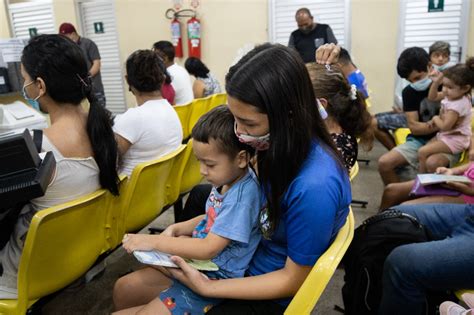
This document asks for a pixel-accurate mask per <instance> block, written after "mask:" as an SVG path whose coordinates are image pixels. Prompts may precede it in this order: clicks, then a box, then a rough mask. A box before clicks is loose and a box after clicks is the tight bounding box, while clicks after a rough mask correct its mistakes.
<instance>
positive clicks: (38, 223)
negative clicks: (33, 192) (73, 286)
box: [0, 189, 108, 315]
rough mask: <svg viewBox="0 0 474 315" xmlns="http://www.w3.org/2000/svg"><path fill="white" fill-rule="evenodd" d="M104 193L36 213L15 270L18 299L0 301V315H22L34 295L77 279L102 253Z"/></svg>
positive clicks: (103, 243) (104, 214) (102, 191)
mask: <svg viewBox="0 0 474 315" xmlns="http://www.w3.org/2000/svg"><path fill="white" fill-rule="evenodd" d="M107 200H108V198H107V192H106V191H105V190H103V189H102V190H99V191H96V192H94V193H92V194H89V195H87V196H85V197H82V198H79V199H77V200H74V201H71V202H67V203H64V204H61V205H58V206H55V207H51V208H48V209H44V210H41V211H39V212H37V213H36V214H35V215H34V217H33V219H32V221H31V225H30V228H29V230H28V234H27V236H26V240H25V245H24V249H23V253H22V255H21V260H20V265H19V270H18V299H17V300H0V314H22V315H23V314H25V313H26V312H27V310H28V308H29V307H31V306H32V305H33V304H34V303H35V302H36V301H37V300H38V299H40V298H41V297H44V296H46V295H48V294H51V293H53V292H55V291H57V290H59V289H62V288H64V287H66V286H67V285H69V284H70V283H72V282H73V281H74V280H76V279H77V278H79V277H80V276H81V275H83V274H84V273H86V271H87V270H88V269H89V268H90V267H91V266H92V265H93V264H94V262H95V261H96V260H97V258H98V257H99V255H101V254H102V253H104V252H105V251H106V250H107V248H108V245H107V244H106V237H105V234H106V226H105V225H106V216H107Z"/></svg>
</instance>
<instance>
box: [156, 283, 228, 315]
mask: <svg viewBox="0 0 474 315" xmlns="http://www.w3.org/2000/svg"><path fill="white" fill-rule="evenodd" d="M160 300H161V301H162V302H163V303H164V304H165V306H166V308H168V310H169V311H170V313H171V314H173V315H185V314H192V315H197V314H205V313H206V312H207V311H209V310H210V309H211V308H212V307H213V306H214V305H217V304H219V303H220V302H221V301H222V300H221V299H213V298H205V297H202V296H200V295H198V294H196V293H194V292H193V291H192V290H191V289H189V288H188V287H186V286H185V285H183V284H181V283H180V282H179V281H177V280H174V281H173V284H172V285H171V287H169V288H168V289H166V290H164V291H163V292H161V293H160Z"/></svg>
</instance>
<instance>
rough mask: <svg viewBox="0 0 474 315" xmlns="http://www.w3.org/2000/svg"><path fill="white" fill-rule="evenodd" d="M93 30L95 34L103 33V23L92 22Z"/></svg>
mask: <svg viewBox="0 0 474 315" xmlns="http://www.w3.org/2000/svg"><path fill="white" fill-rule="evenodd" d="M94 32H95V33H96V34H103V33H105V30H104V23H102V22H95V23H94Z"/></svg>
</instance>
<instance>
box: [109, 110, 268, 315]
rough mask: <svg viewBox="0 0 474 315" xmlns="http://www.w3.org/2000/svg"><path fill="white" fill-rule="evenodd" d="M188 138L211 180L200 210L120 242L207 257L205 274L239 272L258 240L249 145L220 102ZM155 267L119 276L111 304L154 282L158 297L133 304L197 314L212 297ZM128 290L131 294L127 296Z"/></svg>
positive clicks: (120, 304)
mask: <svg viewBox="0 0 474 315" xmlns="http://www.w3.org/2000/svg"><path fill="white" fill-rule="evenodd" d="M192 138H193V149H194V153H195V155H196V157H197V158H198V160H199V162H200V164H201V168H200V171H201V174H202V175H203V176H204V177H205V178H206V180H207V181H209V182H210V183H211V184H212V185H213V188H212V191H211V193H210V195H209V198H208V200H207V204H206V214H205V215H201V216H199V217H196V218H194V219H191V220H188V221H185V222H181V223H176V224H173V225H171V226H169V227H168V228H167V229H166V230H165V231H164V232H163V233H162V234H161V235H157V236H156V235H143V234H136V235H133V234H128V235H126V236H125V237H124V240H123V247H124V248H125V249H126V250H127V252H129V253H131V252H133V251H135V250H159V251H162V252H165V253H169V254H172V255H177V256H181V257H183V258H193V259H201V260H208V259H211V260H212V261H213V262H214V263H215V264H216V265H217V266H218V267H219V270H218V271H215V272H206V275H207V276H208V277H209V278H214V279H222V278H237V277H243V276H244V272H245V270H246V269H247V267H248V264H249V262H250V259H251V258H252V256H253V254H254V252H255V250H256V248H257V245H258V243H259V241H260V229H259V224H258V215H259V211H260V209H261V207H262V204H261V198H260V186H259V183H258V180H257V177H256V175H255V174H254V172H253V171H252V170H251V168H250V167H249V161H250V158H251V156H252V153H253V149H252V148H251V147H249V146H247V145H245V144H243V143H241V142H239V140H238V139H237V137H236V136H235V133H234V118H233V116H232V113H231V112H230V111H229V109H228V108H227V107H226V106H224V105H221V106H219V107H216V108H214V109H213V110H211V111H210V112H208V113H207V114H205V115H204V116H203V117H201V118H200V119H199V121H198V122H197V124H196V126H195V127H194V128H193V131H192ZM182 236H187V237H182ZM143 270H145V271H143ZM161 270H162V271H161V272H160V271H159V270H157V269H154V268H145V269H142V270H139V271H136V272H134V273H132V274H129V275H127V276H125V277H123V278H121V279H119V280H118V281H117V283H116V285H115V289H114V302H115V306H116V308H117V309H118V310H120V309H123V308H127V307H130V306H137V305H141V304H143V302H144V300H143V295H140V293H141V291H150V283H152V285H151V286H152V287H153V288H154V289H157V288H159V289H157V290H156V291H157V292H156V295H158V294H159V299H153V300H151V299H150V300H149V301H147V302H146V303H148V304H146V305H143V306H142V307H141V308H140V307H139V308H137V309H141V310H148V311H152V312H154V313H159V314H161V313H167V312H171V313H172V314H186V313H191V314H202V313H205V311H207V310H209V309H210V308H211V307H212V306H213V305H215V304H216V303H217V302H218V300H217V299H210V298H204V297H201V296H199V295H197V294H195V293H193V291H192V290H190V289H189V288H187V287H186V286H184V285H183V284H181V283H179V282H177V281H173V280H171V279H170V278H168V277H167V276H166V275H167V272H166V270H163V269H161ZM142 279H146V280H142ZM163 289H165V290H163ZM160 291H161V293H160ZM144 294H145V296H148V295H149V294H150V293H149V292H148V293H144ZM156 295H155V296H156ZM133 296H136V297H137V298H136V299H135V300H133ZM150 301H151V302H150Z"/></svg>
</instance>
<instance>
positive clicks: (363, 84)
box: [337, 48, 369, 99]
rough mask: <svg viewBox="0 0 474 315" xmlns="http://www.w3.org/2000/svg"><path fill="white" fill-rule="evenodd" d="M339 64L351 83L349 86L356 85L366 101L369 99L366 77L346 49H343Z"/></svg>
mask: <svg viewBox="0 0 474 315" xmlns="http://www.w3.org/2000/svg"><path fill="white" fill-rule="evenodd" d="M337 63H338V65H339V67H340V68H341V71H342V73H343V74H344V76H345V77H346V78H347V81H349V84H351V85H352V84H354V85H355V86H356V87H357V90H358V91H359V92H361V93H362V95H363V96H364V99H367V98H369V87H368V86H367V81H366V80H365V76H364V75H363V74H362V72H361V71H360V70H359V69H358V68H357V66H356V65H355V64H354V63H353V62H352V59H351V55H349V52H348V51H347V50H346V49H344V48H341V53H340V55H339V60H338V61H337Z"/></svg>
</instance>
